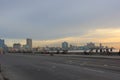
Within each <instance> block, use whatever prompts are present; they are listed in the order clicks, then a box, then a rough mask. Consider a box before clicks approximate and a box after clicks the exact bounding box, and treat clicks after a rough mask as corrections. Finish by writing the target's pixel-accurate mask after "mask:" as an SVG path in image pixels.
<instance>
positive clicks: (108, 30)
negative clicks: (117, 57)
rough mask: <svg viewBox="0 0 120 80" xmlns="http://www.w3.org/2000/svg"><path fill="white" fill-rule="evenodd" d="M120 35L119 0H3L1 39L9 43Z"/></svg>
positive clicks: (0, 7)
mask: <svg viewBox="0 0 120 80" xmlns="http://www.w3.org/2000/svg"><path fill="white" fill-rule="evenodd" d="M119 34H120V0H0V38H3V39H6V43H7V44H8V45H12V43H14V42H21V43H23V44H25V40H24V39H26V38H32V39H33V40H34V45H37V44H38V43H40V44H39V45H43V42H46V43H49V44H50V43H55V42H60V41H69V42H74V41H80V42H90V41H93V42H120V35H119ZM39 45H37V46H39ZM45 45H46V44H45Z"/></svg>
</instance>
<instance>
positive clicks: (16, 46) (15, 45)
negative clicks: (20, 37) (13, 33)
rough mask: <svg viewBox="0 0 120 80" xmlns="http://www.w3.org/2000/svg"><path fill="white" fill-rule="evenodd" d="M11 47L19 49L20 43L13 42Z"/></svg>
mask: <svg viewBox="0 0 120 80" xmlns="http://www.w3.org/2000/svg"><path fill="white" fill-rule="evenodd" d="M13 48H14V49H16V50H20V49H21V44H20V43H14V44H13Z"/></svg>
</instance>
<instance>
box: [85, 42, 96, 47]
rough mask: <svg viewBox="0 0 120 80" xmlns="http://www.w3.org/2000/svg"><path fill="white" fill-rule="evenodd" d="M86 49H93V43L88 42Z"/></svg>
mask: <svg viewBox="0 0 120 80" xmlns="http://www.w3.org/2000/svg"><path fill="white" fill-rule="evenodd" d="M86 47H88V48H95V47H96V46H95V44H94V43H92V42H90V43H87V45H86Z"/></svg>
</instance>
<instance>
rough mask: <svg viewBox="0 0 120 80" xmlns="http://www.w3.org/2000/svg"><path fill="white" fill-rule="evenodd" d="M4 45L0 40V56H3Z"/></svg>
mask: <svg viewBox="0 0 120 80" xmlns="http://www.w3.org/2000/svg"><path fill="white" fill-rule="evenodd" d="M5 47H6V45H5V41H4V40H3V39H0V54H3V53H4V51H5V49H6V48H5Z"/></svg>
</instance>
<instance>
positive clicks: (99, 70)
mask: <svg viewBox="0 0 120 80" xmlns="http://www.w3.org/2000/svg"><path fill="white" fill-rule="evenodd" d="M84 69H85V70H89V71H93V72H99V73H104V71H100V70H95V69H90V68H84Z"/></svg>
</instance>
